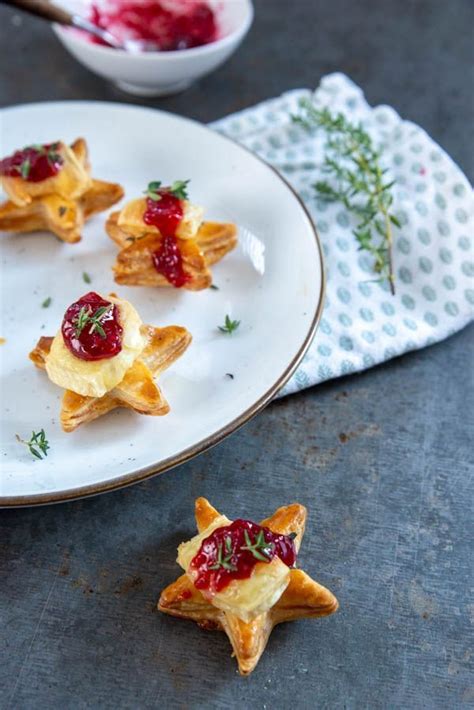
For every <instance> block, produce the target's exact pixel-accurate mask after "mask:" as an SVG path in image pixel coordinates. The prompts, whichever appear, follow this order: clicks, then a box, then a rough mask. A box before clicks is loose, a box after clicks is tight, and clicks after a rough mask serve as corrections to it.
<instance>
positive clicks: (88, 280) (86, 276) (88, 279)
mask: <svg viewBox="0 0 474 710" xmlns="http://www.w3.org/2000/svg"><path fill="white" fill-rule="evenodd" d="M82 280H83V281H84V282H85V283H86V284H90V283H92V279H91V277H90V276H89V274H88V273H87V271H83V272H82Z"/></svg>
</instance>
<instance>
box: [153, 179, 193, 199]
mask: <svg viewBox="0 0 474 710" xmlns="http://www.w3.org/2000/svg"><path fill="white" fill-rule="evenodd" d="M188 183H189V180H175V181H174V183H173V184H172V185H170V187H161V185H162V183H161V181H160V180H153V182H149V183H148V187H147V189H146V190H145V195H146V196H147V197H148V198H149V199H150V200H153V202H159V201H160V200H161V198H162V195H161V194H160V192H159V191H160V189H161V190H162V191H164V192H170V193H171V194H172V195H174V196H175V197H177V198H178V200H187V199H188Z"/></svg>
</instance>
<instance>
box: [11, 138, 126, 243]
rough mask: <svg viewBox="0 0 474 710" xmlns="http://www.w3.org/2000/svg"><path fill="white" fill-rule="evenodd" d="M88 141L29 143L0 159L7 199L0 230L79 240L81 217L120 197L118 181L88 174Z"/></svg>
mask: <svg viewBox="0 0 474 710" xmlns="http://www.w3.org/2000/svg"><path fill="white" fill-rule="evenodd" d="M90 173H91V167H90V163H89V159H88V152H87V144H86V142H85V140H84V139H83V138H78V139H77V140H76V141H74V143H73V144H72V145H71V146H67V145H65V144H64V143H62V142H61V141H58V142H56V143H52V144H45V145H33V146H28V147H27V148H25V149H23V150H21V151H17V152H16V153H14V154H13V155H12V156H10V157H9V158H5V159H4V160H2V161H1V162H0V182H1V184H2V186H3V189H4V190H5V192H6V193H7V195H8V197H9V200H7V201H6V202H3V203H2V204H0V231H4V232H35V231H47V232H52V233H53V234H55V235H56V236H57V237H59V239H61V240H62V241H64V242H70V243H73V242H78V241H79V240H80V239H81V231H82V227H83V226H84V223H85V222H86V220H88V219H89V217H91V216H92V215H93V214H96V213H97V212H103V211H104V210H106V209H108V208H109V207H111V206H112V205H114V204H115V203H116V202H118V201H119V200H120V199H121V198H122V197H123V194H124V193H123V189H122V187H121V186H120V185H118V184H116V183H111V182H104V181H102V180H95V179H94V178H92V177H91V174H90Z"/></svg>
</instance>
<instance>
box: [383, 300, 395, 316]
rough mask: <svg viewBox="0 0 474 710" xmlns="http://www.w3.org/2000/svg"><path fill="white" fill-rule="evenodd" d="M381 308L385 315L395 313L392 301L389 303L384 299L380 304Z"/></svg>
mask: <svg viewBox="0 0 474 710" xmlns="http://www.w3.org/2000/svg"><path fill="white" fill-rule="evenodd" d="M381 309H382V311H383V313H385V315H386V316H393V315H394V313H395V306H394V305H393V303H389V302H388V301H384V302H383V303H382V304H381Z"/></svg>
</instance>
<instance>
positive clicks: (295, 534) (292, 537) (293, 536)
mask: <svg viewBox="0 0 474 710" xmlns="http://www.w3.org/2000/svg"><path fill="white" fill-rule="evenodd" d="M288 537H289V538H291V539H292V540H296V538H297V537H298V533H295V532H290V533H288Z"/></svg>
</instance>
